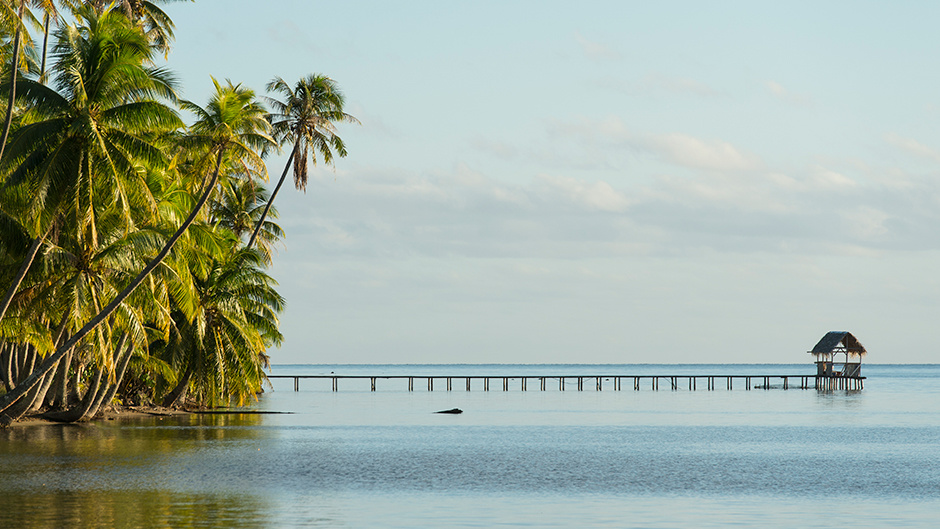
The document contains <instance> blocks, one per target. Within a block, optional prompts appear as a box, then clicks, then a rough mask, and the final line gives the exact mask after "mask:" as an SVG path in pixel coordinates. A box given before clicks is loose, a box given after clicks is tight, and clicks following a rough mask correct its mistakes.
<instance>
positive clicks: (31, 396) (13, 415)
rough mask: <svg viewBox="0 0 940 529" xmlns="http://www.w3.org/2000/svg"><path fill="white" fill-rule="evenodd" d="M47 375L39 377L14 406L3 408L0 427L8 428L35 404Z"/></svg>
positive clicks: (0, 415) (0, 414)
mask: <svg viewBox="0 0 940 529" xmlns="http://www.w3.org/2000/svg"><path fill="white" fill-rule="evenodd" d="M44 378H45V377H41V378H40V379H39V383H38V384H35V385H34V386H33V387H32V389H30V390H29V391H27V392H26V393H25V394H24V395H23V398H21V399H20V400H18V401H17V402H16V403H15V404H14V405H13V406H10V407H8V408H7V409H5V410H3V413H0V428H6V427H7V426H9V425H10V424H12V423H13V422H16V421H18V420H20V418H22V417H23V415H24V414H26V412H27V411H28V410H29V409H30V408H31V407H32V406H33V402H34V401H35V400H36V395H38V394H39V390H40V389H41V388H42V386H43V385H44V384H43V380H44Z"/></svg>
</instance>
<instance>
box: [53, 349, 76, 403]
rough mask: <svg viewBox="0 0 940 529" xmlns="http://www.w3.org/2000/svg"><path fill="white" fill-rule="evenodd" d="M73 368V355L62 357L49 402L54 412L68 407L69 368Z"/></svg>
mask: <svg viewBox="0 0 940 529" xmlns="http://www.w3.org/2000/svg"><path fill="white" fill-rule="evenodd" d="M71 366H72V353H71V352H69V354H67V355H65V356H64V357H62V360H60V361H59V367H58V369H57V370H56V375H55V376H56V378H55V383H54V384H55V385H54V386H53V390H52V398H51V399H50V402H49V408H51V409H53V410H58V409H64V408H65V407H66V406H67V405H68V395H69V393H68V391H69V368H70V367H71Z"/></svg>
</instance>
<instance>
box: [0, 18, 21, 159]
mask: <svg viewBox="0 0 940 529" xmlns="http://www.w3.org/2000/svg"><path fill="white" fill-rule="evenodd" d="M25 6H26V2H25V1H21V2H20V10H19V16H18V17H17V22H18V24H17V26H16V34H15V35H14V36H13V60H12V61H11V62H10V95H9V97H7V115H6V119H5V120H4V121H3V137H2V138H0V160H2V159H3V151H4V150H5V149H6V146H7V138H9V137H10V124H12V123H13V104H14V103H16V74H17V71H18V70H19V66H20V65H19V62H20V41H21V40H22V39H23V36H22V34H21V33H22V29H21V27H20V26H22V24H23V9H24V7H25Z"/></svg>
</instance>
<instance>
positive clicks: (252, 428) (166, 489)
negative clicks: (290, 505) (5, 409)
mask: <svg viewBox="0 0 940 529" xmlns="http://www.w3.org/2000/svg"><path fill="white" fill-rule="evenodd" d="M260 423H261V418H260V416H258V415H247V414H242V415H190V416H174V417H140V418H127V419H122V420H118V421H105V422H97V423H91V424H76V425H38V426H18V427H14V428H10V429H7V430H0V527H23V528H47V527H48V528H61V527H89V526H100V527H150V526H163V527H235V528H252V527H266V526H267V524H266V523H265V522H264V518H265V516H266V515H267V514H268V513H269V511H270V505H269V504H268V502H267V500H266V498H265V497H264V496H263V495H260V496H256V495H253V494H250V493H247V492H246V491H244V490H240V491H237V492H228V493H226V492H225V491H223V492H215V491H214V490H213V489H215V488H216V487H215V484H213V483H212V482H211V481H209V482H206V483H201V484H198V486H189V487H187V486H181V485H182V484H183V483H180V481H179V480H175V479H168V477H172V476H174V475H177V474H179V473H184V474H191V475H192V478H187V479H198V478H199V477H201V476H210V475H211V472H209V471H207V469H205V468H202V469H200V466H201V465H193V464H192V461H193V459H194V458H195V459H198V458H199V455H200V453H202V452H204V451H205V450H206V449H207V447H209V446H213V445H218V444H219V443H220V442H221V443H223V444H225V443H236V444H241V443H255V442H258V441H259V440H263V439H264V437H265V435H266V434H267V432H266V430H264V429H259V428H256V426H258V425H260ZM184 483H185V481H184ZM194 483H195V482H194V481H190V484H191V485H192V484H194ZM219 485H222V486H223V488H224V484H219ZM187 489H191V490H187Z"/></svg>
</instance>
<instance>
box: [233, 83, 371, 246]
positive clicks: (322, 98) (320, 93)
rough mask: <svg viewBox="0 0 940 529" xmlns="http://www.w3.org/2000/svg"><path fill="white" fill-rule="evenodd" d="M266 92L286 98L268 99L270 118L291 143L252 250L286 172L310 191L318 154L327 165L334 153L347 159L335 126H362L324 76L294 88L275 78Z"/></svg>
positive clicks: (280, 137)
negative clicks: (309, 172) (309, 164)
mask: <svg viewBox="0 0 940 529" xmlns="http://www.w3.org/2000/svg"><path fill="white" fill-rule="evenodd" d="M267 90H268V91H269V92H275V93H278V94H280V95H281V96H282V97H283V100H278V99H273V98H268V102H269V104H270V105H271V106H272V109H273V111H272V112H271V115H270V117H269V119H270V120H271V125H272V127H273V128H274V134H275V137H276V138H277V139H278V141H279V143H280V144H282V145H283V144H285V143H292V144H293V147H292V148H291V153H290V156H288V158H287V163H286V164H285V165H284V171H282V172H281V178H280V179H279V180H278V181H277V186H275V188H274V191H273V192H272V193H271V198H270V199H268V203H267V205H266V206H265V209H264V211H263V212H262V214H261V218H260V219H258V221H257V223H256V224H255V229H254V232H253V233H252V234H251V239H249V240H248V245H247V247H248V248H251V247H252V245H254V243H255V239H256V238H257V237H258V233H259V232H260V231H261V229H262V226H263V225H264V219H265V217H267V214H268V210H270V209H271V204H273V203H274V199H275V198H276V197H277V193H278V191H280V190H281V185H283V184H284V179H285V178H286V177H287V171H288V170H289V169H290V168H291V165H293V167H294V186H295V187H296V188H297V189H299V190H306V188H307V161H308V156H309V159H310V160H311V161H312V162H313V163H314V164H316V163H317V154H318V153H319V154H320V156H322V157H323V162H324V163H326V164H332V163H333V154H334V151H335V153H336V155H337V156H340V157H344V156H346V145H345V144H344V143H343V140H342V138H340V137H339V136H337V135H336V123H341V122H346V123H359V120H358V119H356V118H355V117H353V116H351V115H349V114H347V113H346V112H345V111H344V110H343V107H344V105H345V104H346V98H345V97H344V96H343V93H342V92H341V91H340V90H339V87H338V86H337V85H336V81H334V80H333V79H330V78H329V77H327V76H325V75H319V74H313V75H308V76H307V77H305V78H303V79H301V80H300V81H297V84H296V85H295V86H294V87H293V88H291V86H290V85H289V84H287V82H286V81H284V80H283V79H281V78H280V77H275V78H274V80H273V81H271V82H270V83H268V86H267Z"/></svg>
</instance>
